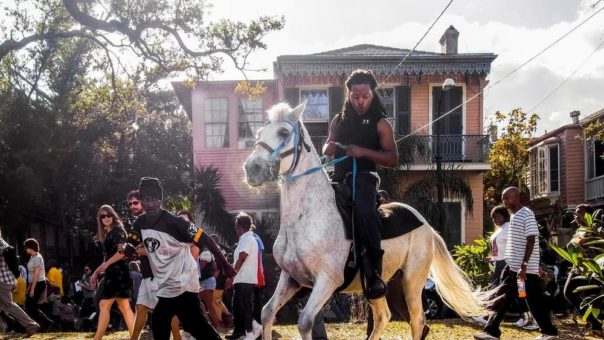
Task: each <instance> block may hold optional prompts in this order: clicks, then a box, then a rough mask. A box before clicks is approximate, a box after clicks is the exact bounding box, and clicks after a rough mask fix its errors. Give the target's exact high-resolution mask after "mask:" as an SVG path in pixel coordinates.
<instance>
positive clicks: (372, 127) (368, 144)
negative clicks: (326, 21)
mask: <svg viewBox="0 0 604 340" xmlns="http://www.w3.org/2000/svg"><path fill="white" fill-rule="evenodd" d="M345 85H346V90H347V92H346V101H345V102H344V106H343V108H342V111H341V112H340V113H339V114H338V115H336V116H335V117H334V119H333V120H332V121H331V125H330V128H329V137H328V138H327V141H326V142H325V145H324V146H323V154H325V155H329V156H335V157H341V156H344V155H346V156H349V158H346V159H345V160H344V161H342V162H340V163H337V164H336V165H335V173H334V175H333V178H332V180H333V181H335V182H341V183H345V184H348V185H352V182H353V179H352V177H351V174H352V171H353V160H352V158H354V159H356V162H357V173H356V188H355V189H354V190H356V195H355V202H354V224H355V228H356V229H357V230H358V234H359V236H360V241H361V245H362V247H363V253H362V254H363V256H362V258H363V268H364V274H365V279H366V282H367V284H366V294H367V298H369V299H376V298H379V297H381V296H383V295H384V294H385V291H386V285H385V284H384V282H383V281H382V279H381V274H382V255H383V253H384V252H383V251H382V249H381V229H382V228H381V221H380V218H379V216H378V214H377V210H376V201H377V189H378V186H379V181H380V178H379V176H378V175H377V172H376V170H377V165H380V166H383V167H396V166H398V163H399V162H398V149H397V147H396V143H395V141H394V132H393V129H392V126H391V125H390V123H389V122H388V120H387V119H386V118H387V117H388V114H387V112H386V109H385V107H384V104H383V103H382V101H381V100H380V97H379V95H378V93H377V91H376V88H377V81H376V79H375V77H374V76H373V74H372V73H371V71H366V70H356V71H354V72H352V74H351V75H350V76H349V77H348V79H347V80H346V83H345Z"/></svg>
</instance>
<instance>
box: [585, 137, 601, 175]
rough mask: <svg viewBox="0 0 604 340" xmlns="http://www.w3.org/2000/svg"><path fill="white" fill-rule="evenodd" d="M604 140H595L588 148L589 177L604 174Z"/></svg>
mask: <svg viewBox="0 0 604 340" xmlns="http://www.w3.org/2000/svg"><path fill="white" fill-rule="evenodd" d="M603 155H604V141H595V142H592V144H591V145H590V146H589V147H588V148H587V178H588V179H591V178H596V177H600V176H604V158H602V156H603Z"/></svg>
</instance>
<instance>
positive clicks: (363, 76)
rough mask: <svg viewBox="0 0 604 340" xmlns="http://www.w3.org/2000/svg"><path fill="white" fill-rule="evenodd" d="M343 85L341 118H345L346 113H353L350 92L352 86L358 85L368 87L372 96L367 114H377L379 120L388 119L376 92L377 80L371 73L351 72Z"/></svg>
mask: <svg viewBox="0 0 604 340" xmlns="http://www.w3.org/2000/svg"><path fill="white" fill-rule="evenodd" d="M344 84H345V85H346V101H345V102H344V110H343V112H342V117H343V118H344V117H346V115H347V114H348V113H352V112H354V109H353V107H352V103H351V102H350V91H351V89H352V85H360V84H367V85H369V88H371V93H372V94H373V100H372V101H371V106H370V107H369V110H368V112H370V113H371V114H377V115H379V116H380V118H387V117H388V112H386V107H385V106H384V103H382V97H381V96H380V94H379V93H378V92H377V91H376V88H377V80H376V79H375V77H374V76H373V73H372V72H371V71H369V70H363V69H357V70H355V71H353V72H352V73H351V74H350V76H348V78H347V79H346V82H345V83H344Z"/></svg>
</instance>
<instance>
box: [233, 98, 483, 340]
mask: <svg viewBox="0 0 604 340" xmlns="http://www.w3.org/2000/svg"><path fill="white" fill-rule="evenodd" d="M305 107H306V103H303V104H301V105H299V106H298V107H296V108H295V109H293V110H292V108H291V107H290V106H289V105H287V104H285V103H281V104H277V105H275V106H274V107H273V108H271V109H270V110H269V111H268V113H269V122H268V123H267V124H266V125H265V126H264V127H263V128H262V129H261V130H260V131H259V132H258V136H257V142H256V146H255V149H254V151H253V152H252V154H251V155H250V156H249V157H248V158H247V160H246V161H245V164H244V170H245V179H246V181H247V183H248V184H249V185H251V186H258V185H261V184H263V183H265V182H268V181H275V180H277V179H278V178H279V177H283V176H287V175H289V176H295V175H301V174H304V172H306V171H307V170H309V169H312V168H314V167H317V166H320V164H319V163H320V162H319V157H318V155H317V152H316V150H315V148H314V147H313V144H312V142H311V140H310V137H309V135H308V133H307V131H306V128H305V127H304V124H302V121H301V117H302V113H303V112H304V109H305ZM395 204H400V205H402V206H404V207H405V208H407V209H409V210H410V211H411V212H412V213H413V214H415V215H416V216H417V218H418V219H419V220H420V221H421V222H422V223H423V225H422V226H420V227H418V228H416V229H415V230H413V231H411V232H409V233H407V234H404V235H403V236H399V237H397V238H393V239H388V240H383V241H382V249H383V250H384V252H385V253H384V257H383V274H382V278H383V280H384V282H388V280H390V278H391V277H392V276H393V274H394V273H395V272H396V271H397V270H398V269H399V268H400V269H402V270H403V276H402V280H401V282H400V284H401V285H402V286H403V289H404V292H405V299H406V301H407V305H408V306H409V313H410V316H411V322H410V324H411V332H412V336H413V339H420V338H421V336H422V329H423V327H424V325H425V322H426V320H425V317H424V311H423V308H422V300H421V295H422V288H423V287H424V283H425V282H426V279H427V277H428V274H430V275H431V276H432V278H433V279H434V281H435V283H436V286H437V290H438V292H439V294H440V296H441V297H442V298H443V300H444V301H445V303H446V304H447V305H448V306H450V307H451V308H452V309H454V310H455V311H456V312H457V313H458V314H460V315H461V316H462V317H470V316H477V315H485V314H486V310H485V306H486V304H487V303H488V301H487V299H488V294H486V293H484V292H481V291H480V290H474V289H473V288H472V285H471V284H470V283H469V281H468V278H467V276H466V275H465V273H464V272H463V271H462V270H461V269H460V268H459V267H458V266H457V265H456V264H455V262H454V261H453V259H452V258H451V255H450V254H449V252H448V250H447V247H446V245H445V243H444V241H443V239H442V238H441V237H440V235H439V234H438V233H436V232H435V231H434V230H433V229H432V227H431V226H430V225H429V224H428V222H427V221H426V219H425V218H424V217H423V216H421V215H420V214H419V213H418V212H417V211H416V210H415V209H413V208H411V207H410V206H407V205H404V204H401V203H395ZM350 246H351V241H350V240H347V239H346V237H345V230H344V225H343V221H342V218H341V217H340V213H339V212H338V209H337V207H336V202H335V195H334V191H333V189H332V187H331V184H330V181H329V178H328V176H327V174H326V173H325V171H317V172H314V173H311V174H306V175H302V176H300V177H299V178H298V179H296V180H295V181H292V180H289V181H288V180H285V181H283V183H282V184H281V226H280V230H279V235H278V236H277V238H276V240H275V244H274V246H273V255H274V257H275V260H276V262H277V264H278V265H279V267H280V268H281V270H282V271H281V277H280V278H279V283H278V284H277V287H276V289H275V292H274V294H273V296H272V297H271V299H270V300H269V301H268V303H267V304H266V305H265V306H264V308H263V309H262V325H263V339H265V340H268V339H271V332H272V326H273V323H274V321H275V315H276V314H277V311H278V310H279V309H280V308H281V307H282V306H283V305H284V304H285V303H286V302H287V301H288V300H289V299H290V298H291V297H292V296H293V295H294V294H295V293H296V292H297V291H298V290H299V289H300V288H301V287H311V288H312V293H311V294H310V297H309V299H308V302H307V303H306V306H305V307H304V309H303V311H302V313H301V314H300V317H299V320H298V330H299V331H300V334H301V335H302V339H304V340H310V339H311V330H312V324H313V320H314V319H315V315H316V314H317V313H318V312H319V310H320V309H321V308H322V307H323V305H324V304H325V303H326V302H327V301H328V300H329V298H330V297H331V296H332V294H333V293H334V291H335V290H336V289H337V288H338V287H339V286H341V285H342V284H343V282H344V267H345V265H346V261H347V257H348V254H349V250H350ZM360 291H362V287H361V280H360V275H359V274H358V273H357V275H356V277H355V279H354V281H353V282H352V283H351V284H350V285H349V286H348V287H346V288H345V289H344V291H343V292H344V293H354V292H360ZM370 305H371V312H372V313H373V320H374V329H373V332H372V333H371V335H370V337H369V339H379V338H380V335H381V334H382V332H383V331H384V329H385V328H386V325H387V323H388V321H389V320H390V315H391V314H390V311H389V309H388V305H387V303H386V299H385V298H379V299H375V300H371V301H370Z"/></svg>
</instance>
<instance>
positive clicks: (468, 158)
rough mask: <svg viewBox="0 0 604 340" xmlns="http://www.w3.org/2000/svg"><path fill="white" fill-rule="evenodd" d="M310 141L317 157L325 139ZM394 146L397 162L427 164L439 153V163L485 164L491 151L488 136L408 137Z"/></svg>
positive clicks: (312, 137) (319, 137)
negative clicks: (397, 150) (397, 157)
mask: <svg viewBox="0 0 604 340" xmlns="http://www.w3.org/2000/svg"><path fill="white" fill-rule="evenodd" d="M396 138H397V139H399V138H400V136H398V137H396ZM311 139H312V141H313V144H314V145H315V148H317V152H319V154H320V153H321V148H322V147H323V143H325V140H326V139H327V136H311ZM398 144H399V154H400V159H401V163H408V164H430V163H433V162H435V161H436V157H437V156H438V155H439V154H440V156H441V160H442V161H443V162H461V163H486V162H487V157H488V154H489V151H490V148H491V144H490V143H489V136H488V135H412V136H410V137H407V138H405V139H403V140H402V141H400V142H399V143H398Z"/></svg>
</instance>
